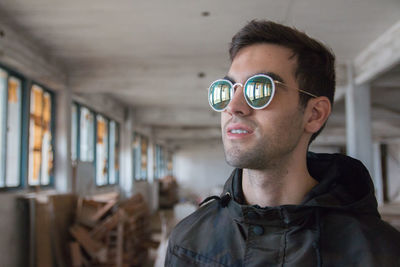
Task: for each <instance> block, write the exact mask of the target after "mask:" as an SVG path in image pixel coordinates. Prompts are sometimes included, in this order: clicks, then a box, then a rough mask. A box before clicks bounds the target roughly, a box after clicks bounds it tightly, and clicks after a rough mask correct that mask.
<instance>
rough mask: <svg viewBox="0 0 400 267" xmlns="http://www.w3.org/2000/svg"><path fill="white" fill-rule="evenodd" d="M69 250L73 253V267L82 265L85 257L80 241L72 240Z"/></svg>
mask: <svg viewBox="0 0 400 267" xmlns="http://www.w3.org/2000/svg"><path fill="white" fill-rule="evenodd" d="M69 250H70V253H71V264H72V266H73V267H82V265H83V258H82V252H81V248H80V246H79V243H78V242H70V243H69Z"/></svg>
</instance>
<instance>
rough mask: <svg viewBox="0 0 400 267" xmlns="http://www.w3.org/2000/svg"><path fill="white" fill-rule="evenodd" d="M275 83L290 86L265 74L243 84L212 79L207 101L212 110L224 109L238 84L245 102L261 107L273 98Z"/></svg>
mask: <svg viewBox="0 0 400 267" xmlns="http://www.w3.org/2000/svg"><path fill="white" fill-rule="evenodd" d="M275 84H279V85H282V86H285V87H286V88H291V87H288V86H287V85H286V84H284V83H282V82H279V81H276V80H274V79H272V77H270V76H268V75H265V74H256V75H254V76H251V77H250V78H249V79H247V81H246V83H245V84H244V85H243V84H241V83H235V84H233V83H232V82H231V81H229V80H227V79H219V80H216V81H214V82H213V83H212V84H211V85H210V87H209V88H208V102H209V104H210V106H211V107H212V109H213V110H215V111H218V112H222V111H224V110H225V109H226V108H227V107H228V105H229V103H230V102H231V100H232V98H233V95H234V91H235V87H236V86H239V85H240V86H242V87H243V94H244V99H245V100H246V102H247V104H248V105H249V106H250V107H252V108H253V109H263V108H265V107H267V106H268V105H269V103H271V101H272V98H274V95H275ZM293 89H295V88H293ZM295 90H297V91H299V92H301V93H304V94H307V95H309V96H311V97H317V96H316V95H314V94H311V93H309V92H307V91H304V90H300V89H295Z"/></svg>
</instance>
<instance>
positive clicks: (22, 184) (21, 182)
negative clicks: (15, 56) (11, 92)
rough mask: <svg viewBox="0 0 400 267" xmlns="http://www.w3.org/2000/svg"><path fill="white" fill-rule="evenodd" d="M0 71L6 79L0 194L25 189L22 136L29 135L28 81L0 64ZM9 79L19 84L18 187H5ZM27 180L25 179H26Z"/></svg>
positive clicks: (0, 141) (24, 143)
mask: <svg viewBox="0 0 400 267" xmlns="http://www.w3.org/2000/svg"><path fill="white" fill-rule="evenodd" d="M0 69H2V70H3V71H5V72H6V74H7V78H6V95H5V99H6V100H5V103H6V105H5V106H4V107H3V110H2V114H3V115H2V117H1V118H0V120H2V122H1V123H2V124H3V125H2V126H3V127H4V129H6V130H5V131H4V133H3V136H1V137H0V138H1V139H0V143H2V142H4V149H2V151H1V153H2V154H3V157H4V159H3V162H2V163H0V164H4V170H3V173H1V174H0V179H3V182H4V186H3V187H0V192H3V191H15V190H21V189H24V188H25V187H26V181H25V179H24V177H26V176H25V174H26V171H27V170H26V169H27V167H26V168H25V167H24V165H27V164H24V163H25V161H26V163H28V162H27V159H26V156H25V154H26V153H27V142H26V139H25V138H24V136H25V135H26V136H29V133H27V132H26V130H27V129H26V128H27V127H26V124H27V123H29V122H27V121H26V115H25V113H26V112H27V111H28V112H29V106H28V107H27V106H26V104H27V103H26V102H27V99H26V98H27V95H29V94H28V93H27V91H28V88H29V87H28V84H29V81H28V80H27V79H26V78H25V77H24V76H23V75H21V74H19V73H18V72H15V71H13V70H12V69H10V68H8V67H6V66H4V65H2V64H0ZM11 77H15V78H17V79H19V81H20V82H21V109H20V123H21V124H20V129H21V133H20V136H19V141H20V147H19V150H20V151H19V156H20V157H19V162H18V164H17V165H18V167H19V169H20V172H19V177H18V181H19V185H18V186H7V185H6V179H7V178H6V174H7V127H8V125H7V121H8V82H9V79H10V78H11ZM3 116H4V117H3ZM26 180H27V179H26Z"/></svg>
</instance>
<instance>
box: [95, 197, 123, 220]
mask: <svg viewBox="0 0 400 267" xmlns="http://www.w3.org/2000/svg"><path fill="white" fill-rule="evenodd" d="M116 203H117V200H116V199H114V200H111V201H108V202H107V203H106V204H105V205H104V206H103V207H101V208H100V209H99V210H98V211H97V212H96V213H95V214H93V216H92V218H91V219H92V221H93V222H97V221H98V220H100V218H101V217H103V216H104V215H105V214H106V213H107V212H108V211H110V210H111V209H112V208H113V207H114V206H115V204H116Z"/></svg>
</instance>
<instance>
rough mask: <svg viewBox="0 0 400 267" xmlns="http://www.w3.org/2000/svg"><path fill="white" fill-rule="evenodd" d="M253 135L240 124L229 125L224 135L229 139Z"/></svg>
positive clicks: (250, 129)
mask: <svg viewBox="0 0 400 267" xmlns="http://www.w3.org/2000/svg"><path fill="white" fill-rule="evenodd" d="M252 133H253V129H252V128H251V127H249V126H247V125H245V124H242V123H234V124H229V125H228V127H227V128H226V134H227V136H228V137H229V138H233V139H236V138H244V137H247V136H249V135H251V134H252Z"/></svg>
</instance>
